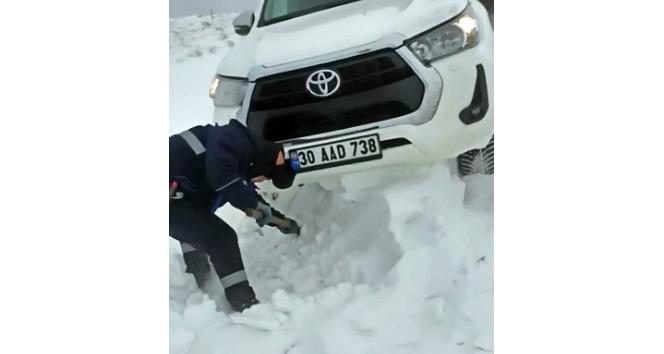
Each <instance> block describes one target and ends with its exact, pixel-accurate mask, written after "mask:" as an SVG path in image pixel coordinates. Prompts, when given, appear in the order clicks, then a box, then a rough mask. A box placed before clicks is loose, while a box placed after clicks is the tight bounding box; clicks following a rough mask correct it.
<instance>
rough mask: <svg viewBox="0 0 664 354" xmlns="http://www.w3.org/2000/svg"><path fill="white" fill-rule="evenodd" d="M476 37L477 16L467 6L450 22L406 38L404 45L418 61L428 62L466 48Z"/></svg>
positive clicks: (476, 39)
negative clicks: (408, 38)
mask: <svg viewBox="0 0 664 354" xmlns="http://www.w3.org/2000/svg"><path fill="white" fill-rule="evenodd" d="M478 39H479V33H478V29H477V17H476V16H475V14H474V13H473V12H471V10H470V8H467V9H466V10H465V11H464V12H462V13H461V15H459V16H457V17H456V18H455V19H453V20H452V21H451V22H448V23H446V24H444V25H442V26H440V27H437V28H434V29H433V30H431V31H429V32H427V33H424V34H422V35H420V36H418V37H415V38H412V39H410V40H408V41H407V42H406V45H407V46H408V49H410V51H411V52H413V54H415V55H416V56H417V57H418V58H419V59H420V61H422V62H423V63H425V64H428V63H431V62H432V61H435V60H437V59H440V58H443V57H446V56H449V55H452V54H454V53H458V52H460V51H462V50H464V49H468V48H470V47H472V46H474V45H475V44H477V42H478Z"/></svg>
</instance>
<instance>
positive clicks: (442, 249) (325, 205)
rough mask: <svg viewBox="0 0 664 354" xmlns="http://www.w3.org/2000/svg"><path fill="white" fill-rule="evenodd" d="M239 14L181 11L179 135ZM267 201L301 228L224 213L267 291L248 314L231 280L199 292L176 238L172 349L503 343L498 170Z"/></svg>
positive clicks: (361, 183)
mask: <svg viewBox="0 0 664 354" xmlns="http://www.w3.org/2000/svg"><path fill="white" fill-rule="evenodd" d="M231 18H232V16H223V17H216V19H215V21H214V22H212V21H210V17H209V16H208V17H207V18H206V17H189V18H182V19H177V20H171V51H170V57H171V58H170V60H171V70H170V74H171V107H170V113H171V117H170V121H171V133H177V132H179V131H181V130H183V129H186V128H188V127H190V126H192V125H195V124H201V123H208V122H210V121H211V112H212V106H211V102H210V100H209V98H207V95H206V94H207V85H208V84H209V82H210V79H211V78H212V75H213V74H214V70H215V69H216V66H217V64H218V62H219V60H220V58H221V57H222V56H223V54H224V53H225V51H226V50H227V49H228V48H229V47H230V46H232V45H233V43H234V41H236V40H237V36H235V35H233V34H230V33H231V31H232V27H230V26H229V23H228V21H229V19H231ZM204 22H208V23H210V24H209V25H206V24H205V23H204ZM198 53H200V55H198ZM266 197H267V199H268V200H272V199H273V198H274V197H276V200H272V201H271V203H272V204H273V205H274V206H275V207H277V208H278V209H280V210H281V211H283V212H285V213H286V214H287V215H289V216H291V217H294V218H296V219H297V220H299V221H300V222H301V223H302V224H303V225H304V229H303V233H302V236H301V237H299V238H296V237H294V236H284V235H281V234H280V233H279V232H278V231H277V230H275V229H272V228H265V229H260V228H258V227H257V226H256V224H255V222H253V221H252V220H251V219H249V218H247V217H245V216H244V215H243V214H242V213H241V212H239V211H237V210H234V209H233V208H232V207H229V206H225V207H224V208H222V209H221V210H220V211H219V212H218V214H219V216H220V217H222V218H223V219H224V220H226V221H227V222H228V223H229V224H230V225H231V226H232V227H233V228H234V229H235V230H236V231H237V233H238V237H239V240H240V247H241V249H242V255H243V259H244V261H245V266H246V268H247V273H248V277H249V279H250V281H251V283H252V285H253V286H254V289H255V290H256V292H257V294H258V298H259V299H260V300H261V301H262V304H260V305H257V306H254V307H253V308H251V309H249V310H248V311H245V312H244V313H242V314H237V313H230V311H229V308H228V304H227V303H226V302H225V300H224V299H223V296H222V295H221V291H220V285H219V284H218V283H216V284H212V286H211V288H210V289H208V292H209V293H210V294H212V298H211V297H210V296H208V295H206V294H204V293H203V292H201V291H199V290H197V289H196V286H195V283H194V280H193V277H192V276H190V275H188V274H186V273H184V271H183V270H184V263H183V260H182V255H181V251H180V247H179V244H178V243H177V242H176V241H174V240H173V239H171V247H170V253H171V255H170V348H171V349H170V351H171V353H172V354H176V353H191V354H194V353H196V354H198V353H219V354H221V353H264V354H269V353H279V354H284V353H288V354H325V353H330V354H332V353H380V354H384V353H483V352H487V351H493V177H489V176H474V177H471V178H465V179H463V180H462V179H459V177H458V176H457V175H456V172H455V168H454V165H453V164H452V163H448V162H442V163H438V164H433V165H429V166H421V167H418V168H413V167H393V168H386V169H382V170H379V171H373V172H369V173H362V174H355V175H349V176H345V177H343V178H341V179H340V180H339V181H337V183H325V184H324V186H323V185H319V184H311V185H306V186H303V187H299V188H294V189H293V190H291V191H289V192H286V193H281V194H279V195H278V196H277V195H266Z"/></svg>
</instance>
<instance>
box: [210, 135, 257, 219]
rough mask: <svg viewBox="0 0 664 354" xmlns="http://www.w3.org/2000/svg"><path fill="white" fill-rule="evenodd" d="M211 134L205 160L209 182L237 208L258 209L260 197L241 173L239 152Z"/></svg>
mask: <svg viewBox="0 0 664 354" xmlns="http://www.w3.org/2000/svg"><path fill="white" fill-rule="evenodd" d="M210 135H211V136H210V137H209V140H208V144H207V145H208V146H207V153H206V161H205V163H206V171H207V176H206V178H207V182H208V184H209V185H210V186H211V187H212V188H213V189H214V191H215V192H216V193H217V194H220V195H221V196H222V197H223V198H224V199H225V200H226V201H228V202H229V203H231V205H232V206H234V207H235V208H237V209H239V210H241V211H243V212H245V213H247V211H248V210H249V209H256V207H257V205H258V199H257V198H256V193H255V192H254V191H253V189H252V188H251V187H249V186H248V185H247V181H246V180H245V179H244V177H243V176H241V175H240V171H239V170H240V161H239V156H238V153H237V152H236V151H235V150H234V149H233V148H231V147H230V146H227V145H226V144H224V142H223V141H221V139H219V137H217V136H215V134H214V133H212V134H210Z"/></svg>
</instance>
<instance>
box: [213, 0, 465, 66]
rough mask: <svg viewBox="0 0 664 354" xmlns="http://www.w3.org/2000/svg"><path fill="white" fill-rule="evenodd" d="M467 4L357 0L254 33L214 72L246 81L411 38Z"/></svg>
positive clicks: (454, 0)
mask: <svg viewBox="0 0 664 354" xmlns="http://www.w3.org/2000/svg"><path fill="white" fill-rule="evenodd" d="M467 3H468V0H361V1H357V2H353V3H349V4H346V5H343V6H339V7H335V8H332V9H328V10H324V11H319V12H315V13H312V14H309V15H305V16H301V17H297V18H294V19H291V20H287V21H284V22H279V23H275V24H272V25H269V26H264V27H258V28H253V29H252V31H251V33H250V34H249V35H248V36H247V37H245V38H243V39H242V40H241V41H240V42H239V43H238V45H237V46H236V47H235V48H234V49H233V50H232V51H231V52H230V53H228V55H226V57H224V59H223V60H222V62H221V63H220V65H219V69H218V73H219V74H222V75H228V76H236V77H246V76H247V73H248V72H249V70H250V69H251V68H252V67H254V66H257V65H262V66H274V65H280V64H285V63H289V62H293V61H298V60H302V59H306V58H310V57H315V56H319V55H324V54H327V53H332V52H336V51H340V50H343V49H347V48H352V47H356V46H360V45H364V44H368V43H371V42H374V41H377V40H379V39H380V38H382V37H385V36H387V35H390V34H394V33H396V34H400V35H402V36H403V37H405V38H410V37H412V36H414V35H416V34H418V33H421V32H423V31H425V30H427V29H429V28H432V27H434V26H436V25H438V24H440V23H442V22H445V21H447V20H449V19H451V18H452V17H454V16H456V15H458V14H459V13H461V11H463V9H464V8H465V7H466V4H467ZM256 17H257V18H258V14H257V15H256Z"/></svg>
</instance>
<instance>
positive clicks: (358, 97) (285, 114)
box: [247, 50, 424, 141]
mask: <svg viewBox="0 0 664 354" xmlns="http://www.w3.org/2000/svg"><path fill="white" fill-rule="evenodd" d="M320 69H332V70H334V71H336V72H337V73H338V74H339V76H340V77H341V86H340V88H339V90H338V91H337V92H335V93H334V94H333V95H331V96H329V97H324V98H321V97H316V96H314V95H312V94H310V93H309V92H308V91H307V89H306V80H307V77H309V75H310V74H311V73H313V72H315V71H317V70H320ZM423 96H424V85H423V84H422V82H421V81H420V79H419V78H418V77H417V75H415V73H414V72H413V70H412V69H411V68H410V66H408V64H406V62H404V60H403V59H401V57H400V56H399V55H397V54H396V53H395V52H394V51H392V50H383V51H379V52H374V53H371V54H365V55H361V56H357V57H353V58H350V59H344V60H340V61H337V62H332V63H327V64H323V65H317V66H313V67H309V68H305V69H298V70H295V71H291V72H286V73H281V74H277V75H273V76H269V77H265V78H261V79H258V80H257V81H256V85H255V87H254V91H253V94H252V97H251V102H250V106H249V112H248V115H247V126H248V127H249V129H250V130H251V131H252V133H254V134H256V135H258V136H262V137H263V138H265V139H267V140H270V141H283V140H289V139H295V138H300V137H304V136H309V135H314V134H320V133H326V132H331V131H335V130H340V129H346V128H351V127H356V126H360V125H364V124H369V123H375V122H379V121H384V120H388V119H392V118H396V117H399V116H403V115H406V114H408V113H411V112H414V111H415V110H417V109H418V108H419V106H420V104H421V103H422V98H423Z"/></svg>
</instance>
